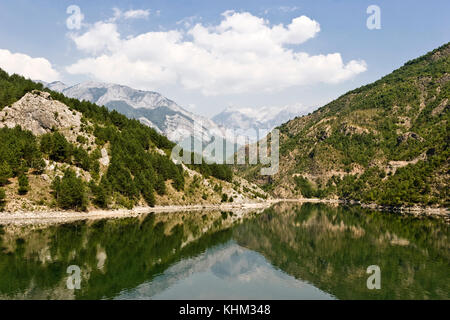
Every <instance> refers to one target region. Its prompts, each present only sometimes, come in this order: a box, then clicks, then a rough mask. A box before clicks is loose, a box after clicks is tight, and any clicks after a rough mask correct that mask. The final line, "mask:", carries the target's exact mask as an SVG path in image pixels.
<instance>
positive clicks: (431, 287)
mask: <svg viewBox="0 0 450 320" xmlns="http://www.w3.org/2000/svg"><path fill="white" fill-rule="evenodd" d="M449 249H450V242H449V225H448V224H446V223H445V222H443V221H442V220H438V219H431V218H415V217H411V216H401V215H399V214H390V213H383V212H377V211H371V210H367V209H362V208H360V207H342V206H328V205H323V204H303V205H300V204H287V203H280V204H277V205H275V206H273V207H272V208H269V209H265V210H260V211H258V212H256V211H255V212H248V213H245V214H242V212H219V211H205V212H184V213H158V214H153V213H149V214H145V215H142V216H140V217H138V218H123V219H108V220H106V219H105V220H96V221H93V220H86V221H79V222H76V223H67V224H60V225H51V226H45V227H44V226H13V225H10V226H8V225H5V226H0V299H449V298H450V273H449V271H450V250H449ZM371 265H376V266H379V268H380V283H381V288H380V289H372V290H370V289H368V288H367V279H368V277H370V276H371V275H370V274H368V273H367V272H366V271H367V268H368V266H371ZM69 266H77V267H78V268H79V270H80V272H81V273H80V287H79V289H69V288H68V287H67V282H68V277H69V276H70V275H71V274H69V273H68V267H69ZM69 282H70V283H73V282H71V279H70V278H69Z"/></svg>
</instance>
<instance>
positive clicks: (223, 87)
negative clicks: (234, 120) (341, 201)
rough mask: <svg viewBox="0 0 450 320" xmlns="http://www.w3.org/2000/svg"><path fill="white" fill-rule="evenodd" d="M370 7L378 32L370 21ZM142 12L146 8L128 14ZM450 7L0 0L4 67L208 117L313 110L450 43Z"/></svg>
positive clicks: (402, 0) (352, 1) (340, 0)
mask: <svg viewBox="0 0 450 320" xmlns="http://www.w3.org/2000/svg"><path fill="white" fill-rule="evenodd" d="M372 4H375V5H378V6H379V7H380V9H381V29H378V30H377V29H375V30H369V29H368V28H367V27H366V20H367V18H368V16H369V14H367V13H366V9H367V7H368V6H369V5H372ZM70 5H77V6H79V7H80V9H81V12H82V14H83V16H84V19H83V21H82V26H81V28H80V29H79V30H69V29H68V27H67V25H66V20H67V18H68V17H69V14H67V13H66V9H67V7H68V6H70ZM113 8H116V9H118V10H119V11H120V15H117V14H116V18H114V11H113ZM132 10H134V11H135V12H137V11H136V10H141V11H140V12H141V13H142V12H145V14H144V15H141V16H136V17H137V18H134V19H133V18H127V17H129V16H131V15H127V14H126V12H132ZM119 11H117V10H116V11H115V12H116V13H117V12H119ZM224 12H228V13H227V14H225V15H224ZM448 12H450V1H448V0H441V1H440V0H435V1H407V0H397V1H392V0H388V1H375V0H371V1H364V0H321V1H265V0H258V1H200V0H197V1H195V0H190V1H181V0H178V1H177V0H171V1H137V0H135V1H131V0H129V1H106V0H104V1H75V0H72V1H54V0H52V1H51V0H47V1H39V0H38V1H25V0H15V1H5V0H0V50H3V54H0V67H2V68H4V69H6V70H7V71H14V72H22V73H26V72H28V73H29V74H30V75H33V76H36V74H37V75H40V72H41V73H42V76H41V78H45V77H47V78H49V79H48V80H56V79H50V78H57V79H58V80H62V81H63V82H66V83H69V84H75V83H77V82H81V81H86V80H100V81H111V82H118V83H122V84H126V85H130V86H133V87H137V88H139V89H147V90H154V91H159V92H161V93H162V94H164V95H165V96H167V97H169V98H171V99H173V100H175V101H176V102H178V103H179V104H180V105H182V106H184V107H186V108H187V109H189V110H191V111H193V112H196V113H199V114H204V115H207V116H212V115H214V114H216V113H218V112H220V111H221V110H222V109H224V108H225V107H227V106H230V105H232V106H235V107H252V108H258V107H262V106H280V107H282V106H285V105H295V106H297V107H298V108H299V110H306V109H308V108H310V107H311V106H314V107H315V106H320V105H323V104H324V103H326V102H328V101H330V100H332V99H334V98H336V97H338V96H339V95H341V94H343V93H345V92H346V91H348V90H351V89H353V88H356V87H359V86H361V85H363V84H366V83H369V82H372V81H375V80H377V79H379V78H380V77H381V76H383V75H385V74H387V73H389V72H391V71H392V70H394V69H396V68H398V67H400V66H401V65H403V63H405V62H406V61H407V60H410V59H412V58H415V57H417V56H420V55H422V54H424V53H426V52H428V51H430V50H432V49H434V48H436V47H438V46H440V45H442V44H444V43H446V42H448V41H449V39H450V37H449V36H450V19H448ZM301 16H305V18H304V19H303V20H301V19H300V20H295V19H296V18H299V17H301ZM262 19H263V20H262ZM293 19H294V20H295V21H296V22H295V23H294V20H293ZM221 23H222V26H225V27H226V26H228V29H226V28H225V27H224V28H225V29H224V28H221V27H220V26H221ZM196 24H199V27H198V28H194V27H195V25H196ZM290 25H291V28H290V27H289V26H290ZM276 26H281V27H282V28H278V29H277V27H276ZM318 26H320V27H318ZM319 28H320V31H319ZM253 30H255V31H254V34H252V32H253ZM280 30H281V31H280ZM113 35H114V36H113ZM142 35H147V38H146V40H145V42H142V43H145V44H142V45H141V42H140V41H141V40H140V39H141V38H140V36H142ZM253 35H254V37H253ZM174 37H175V40H174ZM246 39H249V42H248V43H246ZM250 39H253V40H250ZM99 44H100V45H99ZM264 46H266V47H264ZM159 48H161V52H158V50H159ZM266 48H267V50H265V49H266ZM5 50H7V52H6V51H5ZM19 53H20V54H23V55H25V56H22V55H21V56H18V55H16V54H19ZM336 53H337V54H339V59H340V60H339V59H338V60H336V56H328V55H330V54H336ZM39 57H42V58H45V59H46V61H47V62H48V63H47V62H45V63H44V62H43V61H42V60H33V59H36V58H39ZM102 57H103V58H102ZM21 59H25V60H26V61H27V62H26V63H25V62H22V60H21ZM30 59H31V60H30ZM121 59H126V60H121ZM123 61H126V63H125V62H123ZM352 61H353V62H352ZM122 62H123V63H122ZM272 62H273V64H272ZM277 62H279V63H278V64H277ZM28 64H30V68H34V69H32V70H31V71H30V70H29V69H27V70H25V69H23V66H24V65H28ZM8 68H9V69H10V70H8ZM121 68H122V69H123V70H121ZM16 69H17V70H16Z"/></svg>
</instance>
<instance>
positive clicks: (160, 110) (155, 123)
mask: <svg viewBox="0 0 450 320" xmlns="http://www.w3.org/2000/svg"><path fill="white" fill-rule="evenodd" d="M44 85H46V86H47V87H48V88H50V89H52V90H55V91H58V92H61V93H63V94H64V95H65V96H67V97H71V98H76V99H79V100H87V101H91V102H93V103H96V104H98V105H104V106H106V107H107V108H108V109H110V110H116V111H118V112H120V113H122V114H124V115H126V116H127V117H129V118H135V119H139V120H140V121H141V122H142V123H144V124H146V125H148V126H150V127H152V128H154V129H155V130H156V131H158V132H159V133H162V134H164V135H165V136H166V137H168V138H169V139H170V140H172V141H174V142H177V143H180V142H183V141H184V142H185V143H183V145H187V143H188V142H187V141H189V142H190V140H191V139H190V137H191V136H192V134H193V130H194V121H197V122H199V123H201V125H202V126H201V129H200V130H199V132H198V133H197V134H198V135H196V138H199V137H200V136H201V137H203V141H210V140H211V138H212V136H214V135H219V136H222V130H221V128H219V126H217V125H216V124H215V123H214V122H213V121H211V120H210V119H208V118H205V117H202V116H198V115H195V114H193V113H192V112H189V111H187V110H185V109H183V108H182V107H180V106H179V105H178V104H176V103H175V102H174V101H172V100H169V99H167V98H166V97H164V96H162V95H161V94H159V93H157V92H153V91H142V90H136V89H132V88H130V87H127V86H123V85H118V84H112V83H100V82H84V83H80V84H77V85H74V86H66V85H65V84H64V83H62V82H52V83H44Z"/></svg>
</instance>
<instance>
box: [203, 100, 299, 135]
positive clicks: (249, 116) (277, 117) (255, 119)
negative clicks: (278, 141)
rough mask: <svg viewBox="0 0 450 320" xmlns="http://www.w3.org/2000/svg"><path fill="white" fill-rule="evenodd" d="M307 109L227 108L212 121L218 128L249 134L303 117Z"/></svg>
mask: <svg viewBox="0 0 450 320" xmlns="http://www.w3.org/2000/svg"><path fill="white" fill-rule="evenodd" d="M307 110H308V109H307V108H305V107H303V106H301V105H288V106H284V107H281V108H280V107H262V108H238V107H228V108H226V109H225V110H224V111H222V112H221V113H219V114H217V115H215V116H214V117H213V118H212V120H213V121H214V122H215V123H217V124H218V125H220V126H223V127H226V128H232V129H236V130H239V131H242V132H245V131H248V132H251V131H252V130H254V129H263V130H268V131H270V130H272V129H273V128H275V127H277V126H279V125H280V124H282V123H285V122H287V121H289V120H292V119H294V118H295V117H297V116H300V115H303V114H305V113H306V111H307Z"/></svg>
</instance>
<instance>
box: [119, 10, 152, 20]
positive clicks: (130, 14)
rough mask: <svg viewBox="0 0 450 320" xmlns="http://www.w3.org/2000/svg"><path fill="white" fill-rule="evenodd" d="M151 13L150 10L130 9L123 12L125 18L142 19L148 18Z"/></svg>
mask: <svg viewBox="0 0 450 320" xmlns="http://www.w3.org/2000/svg"><path fill="white" fill-rule="evenodd" d="M149 15H150V10H128V11H125V13H124V14H123V16H124V17H125V19H142V18H147V17H148V16H149Z"/></svg>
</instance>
